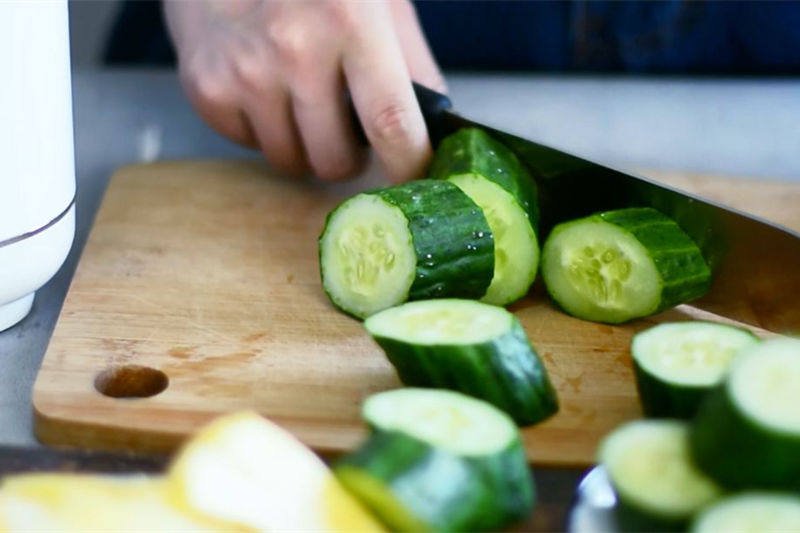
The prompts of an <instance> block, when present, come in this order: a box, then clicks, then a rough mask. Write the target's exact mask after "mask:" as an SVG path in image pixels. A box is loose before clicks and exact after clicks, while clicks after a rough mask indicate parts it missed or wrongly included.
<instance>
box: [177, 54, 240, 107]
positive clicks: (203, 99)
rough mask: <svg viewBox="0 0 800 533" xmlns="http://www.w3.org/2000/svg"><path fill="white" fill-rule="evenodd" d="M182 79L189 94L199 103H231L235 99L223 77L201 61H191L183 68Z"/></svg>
mask: <svg viewBox="0 0 800 533" xmlns="http://www.w3.org/2000/svg"><path fill="white" fill-rule="evenodd" d="M181 80H182V82H183V84H184V86H185V87H186V90H187V92H188V93H189V95H190V96H191V97H192V98H193V99H194V100H196V101H197V102H198V103H199V104H229V103H231V101H232V100H233V98H232V96H233V95H232V91H231V89H230V87H229V86H228V84H227V83H226V82H225V81H224V79H223V77H222V76H218V75H216V74H215V73H214V72H212V71H209V70H208V69H206V68H205V67H203V66H201V65H200V64H199V62H196V61H195V62H191V63H188V64H187V65H186V66H185V67H183V68H181Z"/></svg>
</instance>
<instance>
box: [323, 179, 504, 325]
mask: <svg viewBox="0 0 800 533" xmlns="http://www.w3.org/2000/svg"><path fill="white" fill-rule="evenodd" d="M319 256H320V273H321V276H322V285H323V287H324V289H325V292H326V293H327V294H328V296H329V297H330V299H331V301H332V302H333V303H334V305H336V306H337V307H339V308H340V309H342V310H343V311H345V312H346V313H349V314H351V315H354V316H356V317H359V318H364V317H366V316H369V315H371V314H372V313H375V312H377V311H381V310H383V309H386V308H388V307H392V306H394V305H397V304H400V303H403V302H405V301H406V300H420V299H425V298H446V297H461V298H480V297H482V296H483V295H484V294H486V289H487V288H488V287H489V284H490V283H491V279H492V275H493V271H494V239H493V238H492V233H491V230H490V229H489V224H488V222H487V221H486V218H485V217H484V215H483V213H482V212H481V209H480V208H479V207H478V206H477V205H476V204H475V202H473V201H472V200H471V199H470V198H469V196H467V195H466V194H464V193H463V192H461V190H460V189H459V188H458V187H456V186H455V185H452V184H451V183H448V182H443V181H430V180H423V181H415V182H410V183H405V184H403V185H399V186H397V187H390V188H384V189H376V190H373V191H369V192H365V193H361V194H358V195H356V196H354V197H352V198H350V199H349V200H346V201H345V202H343V203H342V204H340V205H339V206H338V207H337V208H336V209H334V210H333V211H332V212H331V213H330V214H329V215H328V219H327V220H326V222H325V229H324V230H323V232H322V235H321V236H320V239H319Z"/></svg>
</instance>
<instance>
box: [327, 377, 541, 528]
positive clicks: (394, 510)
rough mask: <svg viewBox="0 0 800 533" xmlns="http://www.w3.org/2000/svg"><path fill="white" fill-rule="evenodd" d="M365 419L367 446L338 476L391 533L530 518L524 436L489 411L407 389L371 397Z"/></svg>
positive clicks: (449, 395)
mask: <svg viewBox="0 0 800 533" xmlns="http://www.w3.org/2000/svg"><path fill="white" fill-rule="evenodd" d="M363 416H364V418H365V419H366V421H367V423H368V424H369V425H370V427H371V430H372V431H371V435H370V437H369V439H368V440H367V442H366V443H365V444H364V445H363V446H362V447H361V448H360V449H359V450H357V451H356V452H354V453H352V454H351V455H349V456H347V457H345V458H344V459H342V460H340V461H339V462H338V463H337V464H336V465H335V466H334V473H335V474H336V476H337V478H338V479H339V480H340V481H341V482H342V484H343V485H344V486H345V488H347V489H348V490H349V491H351V492H352V493H353V494H355V495H356V496H358V497H359V499H360V500H361V501H362V502H364V503H365V505H367V506H368V507H369V508H370V509H371V510H372V512H373V513H374V514H375V515H376V516H377V517H379V518H380V519H381V520H382V521H383V522H384V523H385V524H386V525H388V526H389V527H390V528H391V529H394V530H399V531H476V530H497V529H499V528H501V527H503V526H505V525H507V524H509V523H512V522H514V521H517V520H519V519H521V518H524V517H525V516H527V515H528V514H529V513H530V512H531V511H532V509H533V507H534V504H535V487H534V484H533V477H532V475H531V472H530V469H529V468H528V464H527V461H526V458H525V451H524V448H523V447H522V441H521V439H520V436H519V432H518V430H517V428H516V426H515V425H514V423H513V421H512V420H511V419H510V418H509V417H508V416H507V415H506V414H504V413H503V412H501V411H499V410H497V409H496V408H495V407H493V406H491V405H490V404H488V403H486V402H483V401H481V400H476V399H474V398H470V397H469V396H465V395H463V394H460V393H457V392H452V391H446V390H435V389H413V388H407V389H398V390H393V391H388V392H382V393H378V394H375V395H372V396H370V397H369V398H368V399H367V401H366V402H365V403H364V407H363Z"/></svg>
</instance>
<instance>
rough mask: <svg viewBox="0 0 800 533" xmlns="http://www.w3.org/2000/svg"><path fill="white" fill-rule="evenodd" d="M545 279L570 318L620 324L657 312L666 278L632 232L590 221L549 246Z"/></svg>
mask: <svg viewBox="0 0 800 533" xmlns="http://www.w3.org/2000/svg"><path fill="white" fill-rule="evenodd" d="M542 255H543V258H542V275H543V276H544V280H545V283H546V284H547V289H548V291H549V292H550V294H551V295H552V297H553V298H554V299H555V300H556V301H557V302H558V303H559V305H561V307H563V308H564V309H565V310H566V311H567V312H568V313H570V314H572V315H575V316H578V317H581V318H585V319H588V320H594V321H598V322H611V323H619V322H625V321H627V320H630V319H631V318H635V317H639V316H645V315H648V314H651V313H653V312H655V311H656V310H657V309H658V305H659V301H660V294H661V278H660V276H659V274H658V270H657V269H656V267H655V264H654V263H653V260H652V259H651V258H650V255H649V253H648V251H647V249H646V248H645V247H644V246H643V245H642V244H641V243H640V242H639V241H638V240H637V239H636V238H635V237H634V236H633V235H632V234H631V233H629V232H627V231H625V230H623V229H621V228H619V227H618V226H615V225H614V224H610V223H607V222H604V221H602V220H599V219H597V218H589V219H582V220H577V221H574V222H568V223H565V224H562V225H560V226H557V227H556V228H555V229H554V230H553V232H552V233H551V234H550V236H549V237H548V239H547V242H545V245H544V250H543V254H542Z"/></svg>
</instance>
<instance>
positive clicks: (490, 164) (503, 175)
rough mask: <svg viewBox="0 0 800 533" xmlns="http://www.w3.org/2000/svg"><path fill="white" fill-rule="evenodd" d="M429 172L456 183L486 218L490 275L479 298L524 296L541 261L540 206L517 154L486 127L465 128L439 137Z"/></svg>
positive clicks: (495, 300)
mask: <svg viewBox="0 0 800 533" xmlns="http://www.w3.org/2000/svg"><path fill="white" fill-rule="evenodd" d="M430 176H431V178H433V179H446V180H448V181H450V182H451V183H454V184H455V185H457V186H458V187H459V188H460V189H461V190H462V191H464V192H465V193H466V194H467V195H468V196H469V197H470V198H472V199H473V200H474V201H475V203H476V204H478V205H479V206H480V208H481V209H482V210H483V212H484V214H485V215H486V219H487V220H488V222H489V227H490V228H491V230H492V234H493V235H494V240H495V263H494V277H493V278H492V283H491V285H490V286H489V289H488V290H487V291H486V295H485V296H484V297H483V298H482V301H484V302H486V303H490V304H495V305H506V304H509V303H511V302H513V301H515V300H518V299H519V298H521V297H523V296H524V295H525V294H526V293H527V292H528V289H529V288H530V286H531V284H533V281H534V279H535V278H536V271H537V269H538V266H539V243H538V240H537V237H536V231H535V230H536V228H537V225H538V218H539V209H538V202H537V198H536V185H535V182H534V181H533V179H532V178H531V176H530V174H529V173H528V171H527V170H526V169H525V167H524V166H523V165H522V164H521V163H520V161H519V159H517V156H516V155H514V153H513V152H512V151H510V150H509V149H508V148H506V147H505V146H503V145H502V144H501V143H499V142H498V141H496V140H494V139H492V138H491V137H489V135H487V134H486V133H485V132H484V131H482V130H479V129H476V128H466V129H462V130H459V131H458V132H456V133H454V134H452V135H450V136H449V137H446V138H445V139H444V140H443V141H442V142H441V144H440V145H439V148H438V149H437V150H436V156H435V157H434V161H433V163H432V165H431V172H430Z"/></svg>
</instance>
